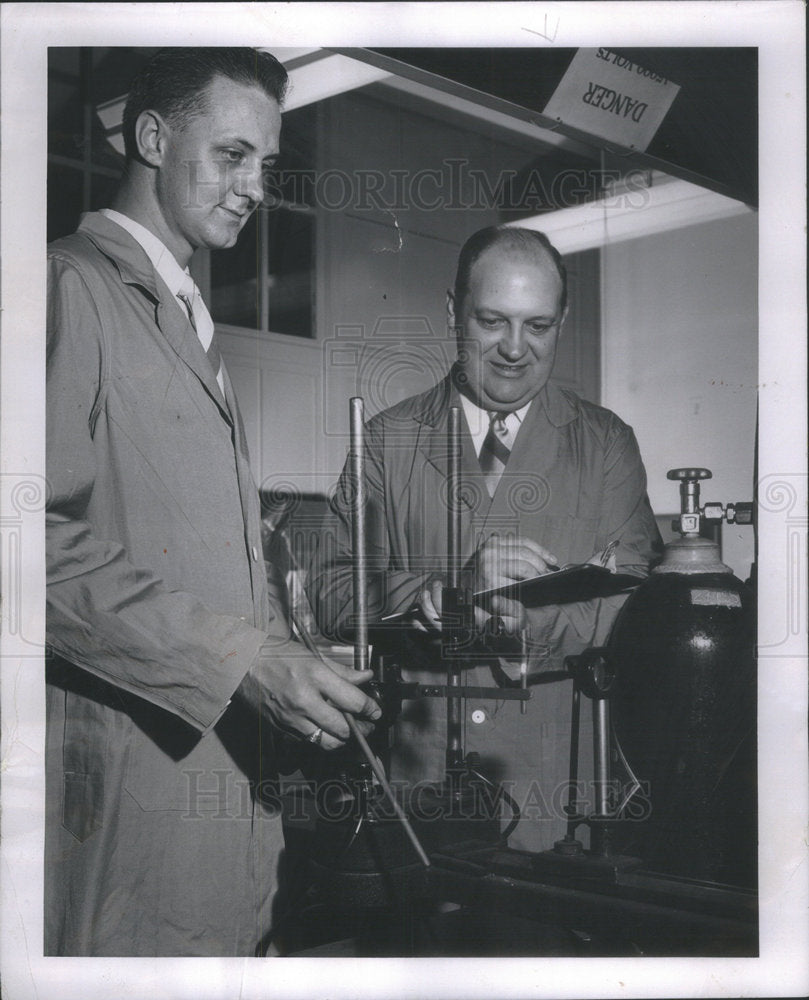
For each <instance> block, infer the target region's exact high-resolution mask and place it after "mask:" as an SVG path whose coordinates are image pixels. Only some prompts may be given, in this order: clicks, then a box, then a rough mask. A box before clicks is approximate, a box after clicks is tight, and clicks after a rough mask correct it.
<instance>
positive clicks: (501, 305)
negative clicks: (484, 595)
mask: <svg viewBox="0 0 809 1000" xmlns="http://www.w3.org/2000/svg"><path fill="white" fill-rule="evenodd" d="M566 298H567V278H566V274H565V269H564V265H563V263H562V261H561V258H560V256H559V254H558V253H557V251H556V250H555V248H554V247H553V246H552V245H551V244H550V243H549V241H548V240H547V238H546V237H545V236H544V235H543V234H541V233H537V232H533V231H530V230H524V229H518V228H513V227H492V228H488V229H484V230H481V231H480V232H478V233H476V234H475V235H473V236H472V237H471V238H470V239H469V240H468V241H467V243H466V244H465V245H464V247H463V248H462V250H461V253H460V257H459V261H458V269H457V276H456V280H455V285H454V288H453V290H452V291H451V292H449V293H448V296H447V317H448V324H449V326H450V328H452V329H454V330H455V331H456V337H457V347H458V356H457V361H456V363H455V365H454V366H453V368H452V370H451V371H450V372H449V373H448V374H447V376H446V377H445V378H444V379H443V381H441V382H440V383H439V384H438V385H436V386H434V387H433V388H432V389H430V390H428V391H427V392H425V393H422V394H421V395H418V396H414V397H411V398H410V399H406V400H404V401H403V402H402V403H399V404H398V405H396V406H394V407H392V408H390V409H389V410H386V411H385V412H383V413H381V414H379V415H377V416H376V417H374V418H373V419H372V420H371V421H370V422H369V424H368V428H367V456H366V463H367V478H368V493H369V501H368V544H367V555H368V561H369V574H370V604H371V608H372V610H371V614H372V616H373V617H380V618H381V617H384V616H386V615H390V614H395V613H403V612H408V613H409V616H410V621H411V622H412V629H413V631H414V633H415V632H416V631H418V632H419V634H420V635H421V636H422V637H424V638H425V639H426V640H429V639H430V638H431V637H435V636H437V635H438V630H439V629H440V622H439V616H440V611H441V592H442V586H443V584H444V583H445V582H446V578H447V575H446V552H447V509H446V496H447V493H446V486H445V484H446V478H447V471H448V468H447V466H448V459H447V456H448V446H447V424H448V414H449V410H450V407H451V406H456V407H459V408H461V411H462V414H463V418H462V420H461V425H462V433H461V438H462V442H461V443H462V455H461V476H462V480H463V484H464V488H463V490H462V492H461V511H462V513H461V551H462V555H463V559H464V560H465V561H466V566H465V571H464V573H463V574H462V576H463V583H464V584H465V585H467V586H469V588H470V589H471V590H472V591H473V592H477V591H481V590H488V589H490V588H494V587H497V586H501V585H506V584H509V583H513V582H516V581H519V580H523V579H530V578H533V577H536V576H541V575H543V574H545V573H548V572H551V571H553V569H554V568H555V567H558V566H562V565H565V564H567V563H581V562H586V561H588V560H589V559H591V558H592V557H593V556H594V555H595V554H596V553H599V552H601V551H602V550H604V549H606V548H607V547H608V546H610V545H611V544H612V545H613V548H614V555H615V563H614V565H615V567H616V568H617V569H618V570H620V571H622V572H624V573H629V574H634V575H636V576H639V577H640V576H644V575H645V574H646V573H647V572H648V567H649V563H650V561H651V560H652V559H653V558H654V556H655V555H656V552H657V550H658V548H659V546H660V536H659V533H658V530H657V526H656V523H655V520H654V517H653V515H652V511H651V509H650V507H649V502H648V499H647V497H646V474H645V471H644V468H643V463H642V461H641V458H640V454H639V451H638V446H637V443H636V441H635V436H634V434H633V432H632V430H631V428H630V427H628V426H627V425H626V424H624V423H623V422H622V421H621V420H620V419H619V418H618V417H617V416H616V415H615V414H614V413H611V412H610V411H609V410H606V409H604V408H603V407H600V406H596V405H594V404H592V403H589V402H586V401H585V400H582V399H579V397H578V396H576V395H575V394H574V393H572V392H570V391H568V390H566V389H563V388H561V387H560V386H558V385H556V384H555V383H554V382H553V381H552V380H551V379H550V376H551V373H552V370H553V365H554V360H555V356H556V345H557V342H558V339H559V336H560V335H561V330H562V324H563V322H564V319H565V315H566V311H567V308H566ZM349 490H350V480H349V478H348V472H347V470H346V471H344V473H343V478H342V480H341V484H340V487H339V488H338V490H337V493H336V497H335V501H334V503H333V504H332V507H331V510H330V513H329V515H328V517H327V520H326V523H325V526H324V530H323V532H322V534H321V545H320V549H319V553H318V555H317V556H316V558H315V560H314V561H313V565H312V571H311V576H310V580H309V585H308V590H309V594H310V598H311V601H312V604H313V607H314V610H315V613H316V615H317V618H318V621H319V624H320V626H321V628H322V629H323V630H324V631H325V632H326V633H327V634H330V635H339V634H340V632H341V630H342V628H343V626H344V624H345V622H346V621H347V619H348V617H349V616H350V612H351V586H350V583H351V569H350V564H351V555H352V553H351V535H350V530H349V528H350V526H349V524H348V519H347V515H346V511H347V510H349V504H348V502H347V499H346V498H347V496H348V494H349ZM623 600H624V597H623V596H621V597H606V598H598V599H593V600H588V601H582V602H578V603H571V604H564V605H556V606H551V607H524V606H523V605H522V604H520V603H519V602H517V601H513V600H505V599H504V598H496V599H495V601H494V602H493V605H492V607H491V609H490V610H491V611H493V612H495V613H496V614H497V616H499V617H500V618H501V620H502V622H503V623H504V625H505V630H506V633H507V637H506V646H505V648H504V649H503V650H502V651H504V652H506V653H509V652H510V653H512V654H513V653H515V652H517V649H519V647H520V644H519V643H517V642H516V636H518V635H520V634H521V633H523V632H524V635H525V641H526V644H527V654H528V655H527V658H528V663H527V667H528V678H527V679H528V683H529V685H532V690H533V697H532V699H531V700H530V702H529V703H528V707H527V712H526V714H524V715H523V714H521V712H520V709H519V707H518V705H517V702H515V701H508V700H497V699H494V700H483V699H476V698H471V699H468V700H466V701H465V702H464V705H465V712H464V718H463V720H462V728H463V742H464V746H465V749H466V750H467V751H475V752H477V753H479V754H480V760H481V764H482V770H483V771H484V772H485V773H486V774H487V776H488V777H489V778H490V779H492V780H495V781H498V782H502V786H503V788H504V789H505V790H506V791H507V792H508V793H509V794H510V795H511V797H512V799H514V800H515V801H516V802H517V804H518V805H519V807H520V810H521V813H522V820H521V822H520V823H519V825H518V826H517V828H516V831H515V832H514V834H513V836H512V837H511V840H510V843H511V844H512V846H515V847H520V848H525V849H530V850H542V849H546V848H550V847H552V846H553V843H554V841H555V840H556V839H557V838H559V837H561V836H562V835H563V834H564V832H565V823H566V816H565V813H564V806H565V805H566V804H567V778H568V770H567V767H568V750H569V743H570V720H571V681H570V680H567V679H565V675H564V672H563V667H564V658H565V656H566V655H569V654H573V653H577V652H580V651H582V650H583V649H585V648H586V647H588V646H591V645H598V644H600V643H603V642H604V641H605V639H606V637H607V634H608V631H609V627H610V625H611V623H612V621H613V620H614V618H615V615H616V613H617V611H618V609H619V607H620V605H621V603H622V601H623ZM476 618H477V623H478V625H479V626H482V625H484V623H485V622H486V619H487V615H486V613H485V612H484V611H483V610H482V609H481V608H478V609H476ZM509 633H510V637H509V635H508V634H509ZM419 658H420V651H419V650H418V648H417V647H416V646H415V645H413V644H411V645H410V647H409V651H408V653H407V655H405V657H404V661H403V662H404V664H405V666H406V667H407V665H408V663H409V664H410V666H411V669H409V670H407V669H406V670H405V676H406V679H408V680H418V681H420V682H422V683H426V682H430V683H436V681H437V680H439V679H440V674H437V673H436V670H439V669H445V665H442V664H441V662H440V660H439V659H438V658H435V660H434V663H433V668H432V671H431V670H430V669H421V668H420V669H416V668H415V667H414V666H413V665H414V664H415V663H416V662H418V659H419ZM519 660H520V657H519V656H517V657H514V656H513V655H512V656H506V657H504V658H503V657H499V656H497V655H487V656H486V661H487V662H486V664H485V665H484V664H483V662H481V663H480V664H479V665H477V666H474V667H472V668H470V669H468V670H464V673H463V679H464V683H466V684H468V685H470V686H489V687H494V686H495V680H496V682H497V683H499V684H501V685H503V686H508V685H509V684H511V685H514V684H516V683H518V681H519V666H520V664H519ZM490 664H491V666H490ZM493 675H494V676H493ZM534 685H535V686H534ZM583 717H584V720H585V732H584V733H583V737H582V738H583V740H585V739H586V734H587V733H588V732H589V730H588V729H587V727H586V722H587V715H586V713H583ZM445 743H446V711H445V706H444V703H443V701H440V700H439V699H432V698H423V699H420V700H413V701H409V702H406V703H405V706H404V710H403V712H402V714H401V716H400V718H399V720H398V723H397V725H396V729H395V739H394V747H393V751H392V777H393V778H394V779H397V780H401V781H403V782H405V783H406V784H408V785H410V786H411V787H413V786H414V785H416V784H417V783H419V782H422V781H437V780H440V779H441V778H442V776H443V772H444V761H445V753H444V750H445ZM584 745H585V748H586V742H585V744H584ZM581 777H583V778H586V777H588V775H587V774H586V772H585V770H584V767H582V773H581ZM585 795H587V796H588V797H587V798H585V797H583V798H582V800H581V805H582V807H583V808H584V809H585V810H587V807H588V805H589V807H590V809H591V810H592V808H593V806H594V801H593V790H592V786H590V788H589V790H588V789H585Z"/></svg>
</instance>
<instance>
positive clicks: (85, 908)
mask: <svg viewBox="0 0 809 1000" xmlns="http://www.w3.org/2000/svg"><path fill="white" fill-rule="evenodd" d="M285 84H286V72H285V70H284V69H283V67H282V66H281V65H280V64H279V63H278V62H277V61H276V60H275V59H274V58H273V57H272V56H270V55H268V54H266V53H258V52H256V51H254V50H252V49H169V50H164V51H163V52H161V53H159V54H158V55H157V56H155V57H154V58H153V60H152V61H151V62H150V63H149V64H148V65H147V66H146V67H145V69H144V71H143V72H142V73H141V75H140V76H139V78H138V79H137V80H136V81H135V83H134V85H133V87H132V90H131V92H130V95H129V99H128V102H127V106H126V110H125V114H124V133H125V141H126V154H127V162H126V170H125V174H124V179H123V183H122V186H121V189H120V192H119V194H118V196H117V199H116V201H115V203H114V205H113V209H112V210H109V211H102V212H99V213H92V214H90V215H87V216H85V217H84V218H83V220H82V222H81V225H80V227H79V229H78V231H77V232H76V233H75V234H73V235H72V236H69V237H67V238H66V239H63V240H60V241H59V242H57V243H56V244H54V245H53V246H52V247H51V248H50V249H49V269H50V270H49V286H48V398H47V404H48V413H47V417H48V421H47V423H48V477H49V485H50V499H49V503H48V510H47V561H48V612H47V636H48V644H49V647H50V650H51V654H52V655H51V657H50V661H49V664H48V719H47V721H48V745H47V775H48V788H47V795H48V801H47V829H46V905H45V912H46V917H45V953H46V954H52V955H54V954H61V955H107V956H110V955H223V956H224V955H250V954H252V953H253V952H254V949H255V947H256V943H257V942H258V941H259V940H260V939H261V938H262V936H263V935H265V934H266V933H267V930H268V927H269V925H270V909H271V904H272V901H273V897H274V894H275V890H276V887H277V884H278V867H279V860H280V856H281V851H282V845H283V840H282V834H281V821H280V817H279V815H278V808H277V801H274V799H273V796H272V795H271V794H270V791H271V788H270V782H271V780H272V777H273V767H274V760H273V747H272V742H273V734H274V731H277V730H283V731H285V732H288V733H293V734H297V735H299V736H301V737H303V738H308V739H311V740H312V741H313V742H320V743H322V745H323V746H324V747H325V748H327V749H331V748H334V747H337V746H339V745H341V744H342V743H343V741H345V740H346V739H347V738H348V735H349V731H348V726H347V724H346V721H345V718H344V716H343V714H342V713H343V712H351V713H355V714H356V715H357V716H358V717H365V718H366V720H367V719H369V718H373V717H375V716H377V715H378V709H377V707H376V706H375V705H374V703H373V702H372V701H370V700H369V699H368V698H366V696H365V695H364V694H362V693H361V692H360V691H359V690H358V689H357V687H356V683H357V682H358V681H362V680H363V679H366V677H365V675H364V674H354V673H353V672H351V671H347V670H344V669H343V668H341V667H339V666H337V665H336V664H335V665H333V669H332V668H331V667H330V666H327V665H325V664H324V663H321V662H319V661H318V660H317V659H315V658H313V657H311V656H310V655H309V654H307V653H306V652H305V651H303V650H302V648H301V647H299V646H296V645H295V644H294V643H293V642H291V641H290V637H289V634H288V630H287V626H286V623H285V621H284V619H283V615H282V614H281V613H280V611H279V609H278V607H277V606H275V605H273V604H271V603H270V601H269V600H268V597H267V590H266V578H265V571H264V566H263V564H262V559H261V523H260V516H259V514H260V511H259V501H258V493H257V490H256V488H255V485H254V483H253V480H252V478H251V475H250V469H249V465H248V457H247V449H246V442H245V435H244V429H243V427H242V422H241V417H240V415H239V410H238V407H237V404H236V400H235V397H234V395H233V389H232V386H231V383H230V379H229V378H228V372H227V368H226V366H225V364H224V363H223V361H222V359H221V358H220V357H219V355H218V350H217V347H216V339H215V332H214V329H213V323H212V322H211V319H210V316H209V315H208V313H207V310H206V309H205V306H204V303H203V302H202V300H201V298H200V296H199V292H198V290H197V289H196V287H195V286H194V283H193V281H191V278H190V275H189V273H188V270H187V266H188V263H189V260H190V258H191V254H192V253H193V251H194V250H195V249H197V248H198V247H207V248H211V249H223V248H226V247H230V246H232V245H233V244H234V243H235V242H236V239H237V237H238V235H239V232H240V231H241V229H242V227H243V226H244V223H245V221H246V219H247V218H248V217H249V215H250V214H251V213H252V212H253V211H255V209H256V208H257V206H258V205H259V204H260V203H261V201H262V198H263V178H262V175H263V172H264V171H265V170H266V169H267V168H268V167H269V166H270V165H271V164H272V163H273V162H274V160H275V157H276V156H277V154H278V140H279V132H280V127H281V114H280V102H281V100H282V98H283V93H284V88H285ZM360 725H361V726H364V727H368V728H369V727H370V723H368V722H367V721H366V722H361V723H360ZM262 783H263V789H262V787H261V786H262ZM262 791H263V792H264V794H263V795H262V794H261V792H262Z"/></svg>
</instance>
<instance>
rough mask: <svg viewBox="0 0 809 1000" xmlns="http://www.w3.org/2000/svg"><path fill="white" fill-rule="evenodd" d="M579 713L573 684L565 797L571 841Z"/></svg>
mask: <svg viewBox="0 0 809 1000" xmlns="http://www.w3.org/2000/svg"><path fill="white" fill-rule="evenodd" d="M580 711H581V692H580V691H579V685H578V684H577V683H576V682H575V681H574V682H573V705H572V708H571V712H570V789H569V791H568V795H567V810H568V812H567V815H568V821H567V837H568V839H569V840H572V839H573V838H574V837H575V835H576V821H575V819H574V816H575V815H576V814H577V813H578V811H579V790H578V787H577V786H578V781H579V713H580Z"/></svg>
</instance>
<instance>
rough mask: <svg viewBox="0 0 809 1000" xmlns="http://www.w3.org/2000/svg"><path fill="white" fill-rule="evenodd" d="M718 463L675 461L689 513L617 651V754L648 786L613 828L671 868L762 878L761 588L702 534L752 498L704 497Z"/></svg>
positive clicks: (721, 878)
mask: <svg viewBox="0 0 809 1000" xmlns="http://www.w3.org/2000/svg"><path fill="white" fill-rule="evenodd" d="M710 475H711V473H710V472H709V470H707V469H673V470H671V471H670V472H669V473H668V478H669V479H675V480H679V481H680V484H681V486H680V493H681V500H682V504H681V506H682V510H681V514H680V518H679V521H676V522H674V527H676V529H677V530H678V531H679V532H680V534H681V536H682V537H680V538H678V539H676V540H675V541H673V542H671V543H669V544H668V545H667V546H666V548H665V552H664V556H663V560H662V562H661V563H660V564H659V565H658V566H657V567H656V568H655V569H654V570H653V571H652V573H651V574H650V576H649V578H648V580H646V581H645V582H644V583H643V584H641V585H640V586H639V587H637V588H636V590H635V591H634V592H633V593H632V595H631V596H630V597H629V599H628V600H627V602H626V603H625V604H624V606H623V608H622V609H621V612H620V614H619V616H618V618H617V619H616V622H615V624H614V626H613V629H612V632H611V635H610V638H609V641H608V646H607V649H608V651H609V661H610V663H611V666H612V669H613V671H614V673H615V684H614V689H613V691H612V696H611V716H612V726H613V735H614V739H615V749H616V751H619V753H617V754H616V755H617V756H620V755H623V757H624V758H625V763H626V764H627V765H628V767H629V769H630V771H631V773H632V774H633V775H634V777H635V778H636V779H637V780H638V782H639V783H640V789H639V792H638V793H637V794H636V796H635V797H634V800H633V801H631V802H630V806H629V808H628V809H626V810H625V812H624V818H623V819H622V820H621V821H620V822H619V823H618V824H617V827H616V829H615V830H614V833H613V843H614V845H615V847H616V848H617V849H618V850H620V852H621V853H623V854H631V855H637V856H639V857H640V858H642V859H643V861H644V863H645V866H646V867H647V868H649V869H651V870H653V871H657V872H661V873H663V874H667V875H674V876H683V877H687V878H692V879H699V880H706V881H710V882H718V883H723V884H728V885H734V886H740V887H749V888H753V887H754V886H755V883H756V853H757V851H756V847H757V841H756V829H757V808H756V804H757V798H756V661H755V640H756V633H755V611H754V594H753V593H752V590H751V588H750V587H748V586H747V585H746V584H744V583H742V582H741V581H740V580H739V579H737V577H735V576H734V575H733V572H732V570H731V569H730V567H729V566H726V565H725V564H724V563H723V562H722V561H721V558H720V554H719V547H718V545H717V544H716V543H715V542H713V541H711V540H709V539H708V538H704V537H701V536H700V534H699V531H700V524H701V523H704V520H705V517H706V515H707V516H708V517H709V518H710V519H712V520H714V521H716V520H720V519H724V520H728V521H731V523H752V516H753V506H752V504H735V505H731V504H728V506H727V507H722V506H721V505H720V504H706V505H705V507H700V505H699V481H700V480H702V479H707V478H709V477H710Z"/></svg>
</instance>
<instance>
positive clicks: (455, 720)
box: [445, 406, 463, 772]
mask: <svg viewBox="0 0 809 1000" xmlns="http://www.w3.org/2000/svg"><path fill="white" fill-rule="evenodd" d="M448 445H449V463H448V469H447V586H448V587H449V588H451V589H453V590H454V591H455V592H456V594H457V589H458V586H459V583H460V566H459V560H460V551H461V498H460V486H461V409H460V407H458V406H451V407H450V410H449V424H448ZM456 606H457V602H456ZM461 624H462V623H461V622H453V623H452V625H450V626H449V627H450V628H451V629H454V630H455V636H454V637H453V639H454V641H453V642H452V643H451V644H450V658H449V662H448V665H447V751H446V763H447V771H448V772H449V771H451V770H453V769H456V768H458V767H459V766H460V765H461V764H462V762H463V747H462V744H461V719H462V705H461V697H460V695H455V694H450V691H451V689H452V688H457V687H460V685H461V671H460V667H459V664H458V659H457V655H456V654H457V645H458V636H459V635H460V631H461V629H460V626H461ZM445 627H446V626H445Z"/></svg>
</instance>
